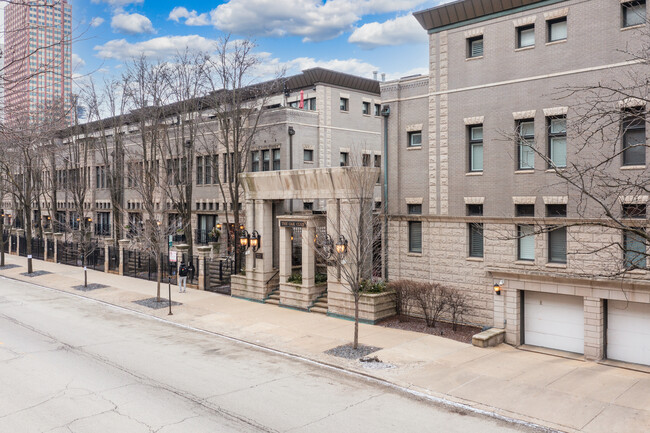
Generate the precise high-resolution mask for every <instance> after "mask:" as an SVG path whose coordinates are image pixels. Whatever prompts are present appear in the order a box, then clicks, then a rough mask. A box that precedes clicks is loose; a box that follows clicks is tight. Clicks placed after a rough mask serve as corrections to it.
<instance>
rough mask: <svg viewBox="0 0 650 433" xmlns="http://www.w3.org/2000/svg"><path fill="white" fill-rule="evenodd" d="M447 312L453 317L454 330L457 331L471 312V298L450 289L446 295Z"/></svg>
mask: <svg viewBox="0 0 650 433" xmlns="http://www.w3.org/2000/svg"><path fill="white" fill-rule="evenodd" d="M445 298H446V304H447V311H448V312H449V315H450V316H451V323H452V329H453V330H454V331H455V330H456V327H457V325H458V323H459V322H461V321H462V320H463V316H464V315H465V314H467V313H469V312H470V311H471V307H470V306H469V298H468V297H467V295H466V294H465V293H463V292H461V291H459V290H457V289H448V290H447V293H446V294H445Z"/></svg>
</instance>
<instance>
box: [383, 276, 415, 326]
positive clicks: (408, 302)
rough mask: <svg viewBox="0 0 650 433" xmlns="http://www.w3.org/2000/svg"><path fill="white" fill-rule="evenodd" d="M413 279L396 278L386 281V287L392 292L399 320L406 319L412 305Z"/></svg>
mask: <svg viewBox="0 0 650 433" xmlns="http://www.w3.org/2000/svg"><path fill="white" fill-rule="evenodd" d="M413 283H414V282H413V281H410V280H397V281H391V282H390V283H388V289H389V290H390V291H391V292H393V301H394V302H395V310H396V311H397V319H398V320H399V321H400V322H404V321H406V320H407V317H408V316H409V315H410V312H411V308H412V307H413V303H412V301H413Z"/></svg>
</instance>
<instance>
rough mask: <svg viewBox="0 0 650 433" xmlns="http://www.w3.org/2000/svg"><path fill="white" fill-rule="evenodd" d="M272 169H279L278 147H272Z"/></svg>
mask: <svg viewBox="0 0 650 433" xmlns="http://www.w3.org/2000/svg"><path fill="white" fill-rule="evenodd" d="M273 170H280V149H273Z"/></svg>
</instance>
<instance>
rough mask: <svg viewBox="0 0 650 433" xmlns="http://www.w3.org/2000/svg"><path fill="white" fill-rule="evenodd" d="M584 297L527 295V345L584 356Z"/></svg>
mask: <svg viewBox="0 0 650 433" xmlns="http://www.w3.org/2000/svg"><path fill="white" fill-rule="evenodd" d="M584 334H585V324H584V303H583V300H582V298H581V297H577V296H566V295H555V294H552V293H539V292H525V293H524V343H525V344H531V345H533V346H541V347H548V348H551V349H558V350H564V351H567V352H575V353H583V352H584V345H585V344H584V338H585V337H584Z"/></svg>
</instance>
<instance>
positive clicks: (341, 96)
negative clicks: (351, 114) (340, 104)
mask: <svg viewBox="0 0 650 433" xmlns="http://www.w3.org/2000/svg"><path fill="white" fill-rule="evenodd" d="M339 97H340V98H345V99H350V94H349V93H339Z"/></svg>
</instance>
